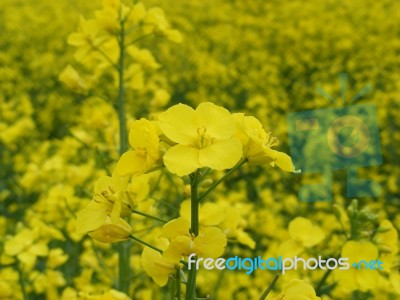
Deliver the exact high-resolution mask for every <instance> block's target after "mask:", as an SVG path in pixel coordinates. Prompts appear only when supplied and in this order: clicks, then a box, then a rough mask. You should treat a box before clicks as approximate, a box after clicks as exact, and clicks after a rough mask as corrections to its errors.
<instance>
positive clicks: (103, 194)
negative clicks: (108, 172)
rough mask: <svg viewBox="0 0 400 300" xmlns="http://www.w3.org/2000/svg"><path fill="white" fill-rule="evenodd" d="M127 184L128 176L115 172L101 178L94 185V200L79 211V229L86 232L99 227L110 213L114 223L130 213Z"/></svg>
mask: <svg viewBox="0 0 400 300" xmlns="http://www.w3.org/2000/svg"><path fill="white" fill-rule="evenodd" d="M127 186H128V177H125V178H124V177H120V176H118V175H116V174H114V175H113V176H112V177H110V176H103V177H101V178H99V179H98V180H97V182H96V184H95V186H94V193H95V194H94V197H93V200H92V201H91V202H90V203H89V204H88V206H86V207H85V208H84V209H82V210H81V211H80V212H79V213H78V216H77V224H76V227H77V231H78V232H80V233H85V232H90V231H93V230H95V229H98V228H99V227H100V226H101V225H102V224H104V223H105V222H106V219H107V216H108V215H109V216H110V218H111V221H112V222H113V223H118V222H119V218H120V216H121V215H122V216H127V215H129V214H130V205H131V204H130V203H129V199H128V198H127V197H126V190H127Z"/></svg>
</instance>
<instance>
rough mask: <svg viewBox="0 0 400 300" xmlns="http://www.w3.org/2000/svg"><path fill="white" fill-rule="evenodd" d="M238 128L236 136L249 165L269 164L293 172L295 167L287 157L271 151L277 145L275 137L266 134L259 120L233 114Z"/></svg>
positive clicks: (241, 114)
mask: <svg viewBox="0 0 400 300" xmlns="http://www.w3.org/2000/svg"><path fill="white" fill-rule="evenodd" d="M233 117H234V118H235V120H236V123H237V126H238V132H237V136H238V138H239V139H240V141H241V143H242V145H243V156H244V157H245V158H247V159H248V162H249V164H265V163H270V164H271V165H272V166H275V165H277V166H278V167H279V168H281V169H282V170H284V171H288V172H295V167H294V165H293V163H292V159H291V158H290V156H289V155H287V154H286V153H283V152H279V151H276V150H273V149H271V148H272V147H274V146H277V145H278V144H279V141H278V139H277V138H276V137H272V136H271V133H270V132H269V133H266V132H265V130H264V128H263V126H262V124H261V123H260V121H259V120H257V119H256V118H255V117H252V116H245V115H244V114H243V113H236V114H233Z"/></svg>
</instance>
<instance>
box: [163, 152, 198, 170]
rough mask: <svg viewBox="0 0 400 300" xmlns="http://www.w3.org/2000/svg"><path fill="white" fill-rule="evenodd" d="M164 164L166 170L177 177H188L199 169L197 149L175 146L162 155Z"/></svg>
mask: <svg viewBox="0 0 400 300" xmlns="http://www.w3.org/2000/svg"><path fill="white" fill-rule="evenodd" d="M163 159H164V164H165V166H166V167H167V168H168V170H169V171H170V172H172V173H175V174H177V175H178V176H184V175H188V174H190V173H193V172H194V171H196V169H198V168H200V167H201V165H200V164H199V149H195V148H191V147H187V146H183V145H176V146H173V147H172V148H170V149H169V150H168V151H167V153H165V155H164V158H163Z"/></svg>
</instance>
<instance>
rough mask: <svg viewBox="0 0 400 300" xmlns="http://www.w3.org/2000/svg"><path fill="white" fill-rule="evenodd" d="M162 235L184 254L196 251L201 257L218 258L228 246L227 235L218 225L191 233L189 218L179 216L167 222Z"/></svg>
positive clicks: (173, 247)
mask: <svg viewBox="0 0 400 300" xmlns="http://www.w3.org/2000/svg"><path fill="white" fill-rule="evenodd" d="M160 236H161V237H164V238H167V239H168V240H169V241H170V245H169V247H170V248H171V249H173V250H174V251H176V252H178V253H180V254H181V255H183V256H188V255H190V254H192V253H196V254H197V256H199V257H211V258H217V257H219V256H221V255H222V254H223V252H224V250H225V246H226V242H227V239H226V236H225V234H224V233H223V232H222V230H221V229H219V228H218V227H204V228H200V232H199V235H198V236H196V237H195V236H193V235H192V234H191V233H190V223H189V221H188V220H186V219H184V218H182V217H179V218H177V219H174V220H172V221H170V222H168V223H167V224H165V225H164V226H163V228H162V230H161V234H160Z"/></svg>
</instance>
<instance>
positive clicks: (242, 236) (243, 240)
mask: <svg viewBox="0 0 400 300" xmlns="http://www.w3.org/2000/svg"><path fill="white" fill-rule="evenodd" d="M236 239H237V240H238V242H239V243H240V244H242V245H246V246H248V247H249V248H250V249H254V248H255V247H256V242H255V241H254V240H253V239H252V238H251V237H250V235H249V234H248V233H247V232H244V231H243V230H239V231H238V232H237V234H236Z"/></svg>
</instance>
